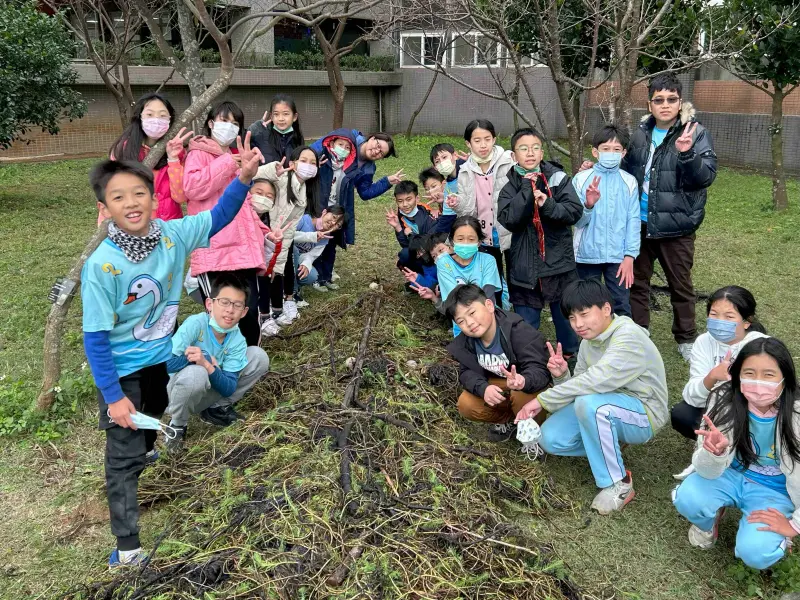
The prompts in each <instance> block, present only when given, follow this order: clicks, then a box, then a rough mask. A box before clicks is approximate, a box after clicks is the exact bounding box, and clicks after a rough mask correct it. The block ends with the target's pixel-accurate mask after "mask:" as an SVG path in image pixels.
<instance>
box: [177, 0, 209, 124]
mask: <svg viewBox="0 0 800 600" xmlns="http://www.w3.org/2000/svg"><path fill="white" fill-rule="evenodd" d="M175 4H176V5H177V13H178V31H180V34H181V46H182V47H183V52H184V58H183V73H181V76H182V77H183V78H184V79H185V80H186V83H187V84H188V86H189V94H190V95H191V98H192V102H194V101H195V100H197V98H199V97H200V95H201V94H202V93H203V92H205V91H206V82H205V71H204V69H203V63H202V62H201V60H200V44H199V43H198V41H197V30H196V28H195V26H194V15H192V13H191V11H190V10H189V8H188V7H187V6H186V5H185V4H184V3H183V2H182V1H181V0H177V2H176V3H175ZM178 72H179V73H180V70H178ZM206 108H207V107H203V110H202V111H200V112H201V118H198V119H195V120H194V121H193V123H192V129H193V130H194V131H195V133H200V132H201V131H202V127H203V126H204V117H205V114H204V113H207V112H208V111H207V110H206Z"/></svg>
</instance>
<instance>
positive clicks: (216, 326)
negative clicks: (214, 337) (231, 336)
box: [208, 313, 239, 333]
mask: <svg viewBox="0 0 800 600" xmlns="http://www.w3.org/2000/svg"><path fill="white" fill-rule="evenodd" d="M208 324H209V325H211V329H213V330H214V331H216V332H217V333H230V332H231V331H233V330H234V329H236V328H237V327H239V324H238V323H237V324H236V325H234V326H233V327H228V328H227V329H226V328H225V327H223V326H222V325H220V324H219V323H217V321H216V319H215V318H214V315H212V314H210V313H209V315H208Z"/></svg>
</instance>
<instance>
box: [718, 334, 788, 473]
mask: <svg viewBox="0 0 800 600" xmlns="http://www.w3.org/2000/svg"><path fill="white" fill-rule="evenodd" d="M759 354H767V355H769V356H771V357H772V358H774V359H775V361H776V362H777V363H778V368H780V370H781V374H782V375H783V392H781V395H780V397H779V406H778V421H777V423H776V427H775V437H776V441H777V437H778V436H779V435H780V438H781V450H782V452H785V453H786V454H788V455H789V456H790V457H791V458H792V460H793V461H794V462H800V440H798V439H797V437H796V433H795V431H794V429H793V428H792V420H793V419H794V417H795V414H797V413H796V411H795V409H794V403H795V398H796V396H797V375H796V374H795V370H794V361H793V360H792V354H791V352H789V349H788V348H786V346H785V345H784V343H783V342H781V341H780V340H778V339H776V338H773V337H765V338H758V339H757V340H753V341H752V342H748V343H746V344H745V345H744V346H742V347H741V350H739V354H738V355H737V356H736V360H734V361H733V363H731V366H730V369H729V370H728V371H729V373H730V376H731V380H730V381H728V382H725V383H724V384H722V385H721V386H719V387H718V388H716V389H715V390H714V391H713V392H711V394H710V396H709V404H713V405H714V406H713V407H712V408H711V411H710V412H709V415H708V416H709V418H710V419H711V421H712V422H713V423H714V425H716V427H717V428H718V429H719V430H720V431H722V432H723V433H727V432H730V433H732V437H733V448H734V449H735V451H736V458H738V460H739V462H740V463H741V464H742V469H743V470H746V469H747V468H748V467H749V466H750V465H751V464H753V463H754V462H756V460H757V456H756V453H755V451H754V450H753V446H752V444H751V441H750V418H749V416H748V411H749V409H748V407H747V398H745V397H744V395H743V394H742V391H741V381H742V379H741V373H742V366H743V365H744V362H745V360H747V359H748V358H750V357H751V356H757V355H759Z"/></svg>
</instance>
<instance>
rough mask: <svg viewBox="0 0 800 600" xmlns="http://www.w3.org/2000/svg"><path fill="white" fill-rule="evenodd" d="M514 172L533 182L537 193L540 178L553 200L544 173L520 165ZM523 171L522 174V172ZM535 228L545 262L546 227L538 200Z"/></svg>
mask: <svg viewBox="0 0 800 600" xmlns="http://www.w3.org/2000/svg"><path fill="white" fill-rule="evenodd" d="M514 170H515V171H516V172H517V173H519V174H520V175H522V177H523V178H524V179H527V180H529V181H530V182H531V188H532V191H536V182H537V181H538V180H539V178H540V177H541V178H542V181H543V182H544V187H545V189H546V190H547V195H548V196H550V197H551V198H552V196H553V192H552V191H550V185H549V184H548V183H547V178H546V177H545V176H544V173H541V172H539V171H538V170H536V171H525V169H523V168H522V167H520V166H519V165H515V166H514ZM520 171H522V172H520ZM533 227H534V229H536V236H537V237H538V238H539V244H538V246H539V256H541V257H542V260H543V261H544V260H545V252H544V249H545V243H544V227H542V216H541V215H540V214H539V203H538V202H536V198H535V197H534V199H533Z"/></svg>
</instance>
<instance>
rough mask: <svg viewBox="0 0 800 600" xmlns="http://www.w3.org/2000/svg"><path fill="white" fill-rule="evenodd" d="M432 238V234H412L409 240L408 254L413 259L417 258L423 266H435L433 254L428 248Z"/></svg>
mask: <svg viewBox="0 0 800 600" xmlns="http://www.w3.org/2000/svg"><path fill="white" fill-rule="evenodd" d="M430 236H431V234H421V235H420V234H417V235H414V234H411V235H410V236H409V238H408V252H409V253H410V254H411V256H412V257H415V256H416V257H417V259H418V260H419V261H420V262H421V263H422V264H423V265H427V266H430V265H432V264H433V258H432V257H431V253H430V252H429V251H428V250H427V248H426V247H427V245H428V239H429V238H430Z"/></svg>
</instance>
